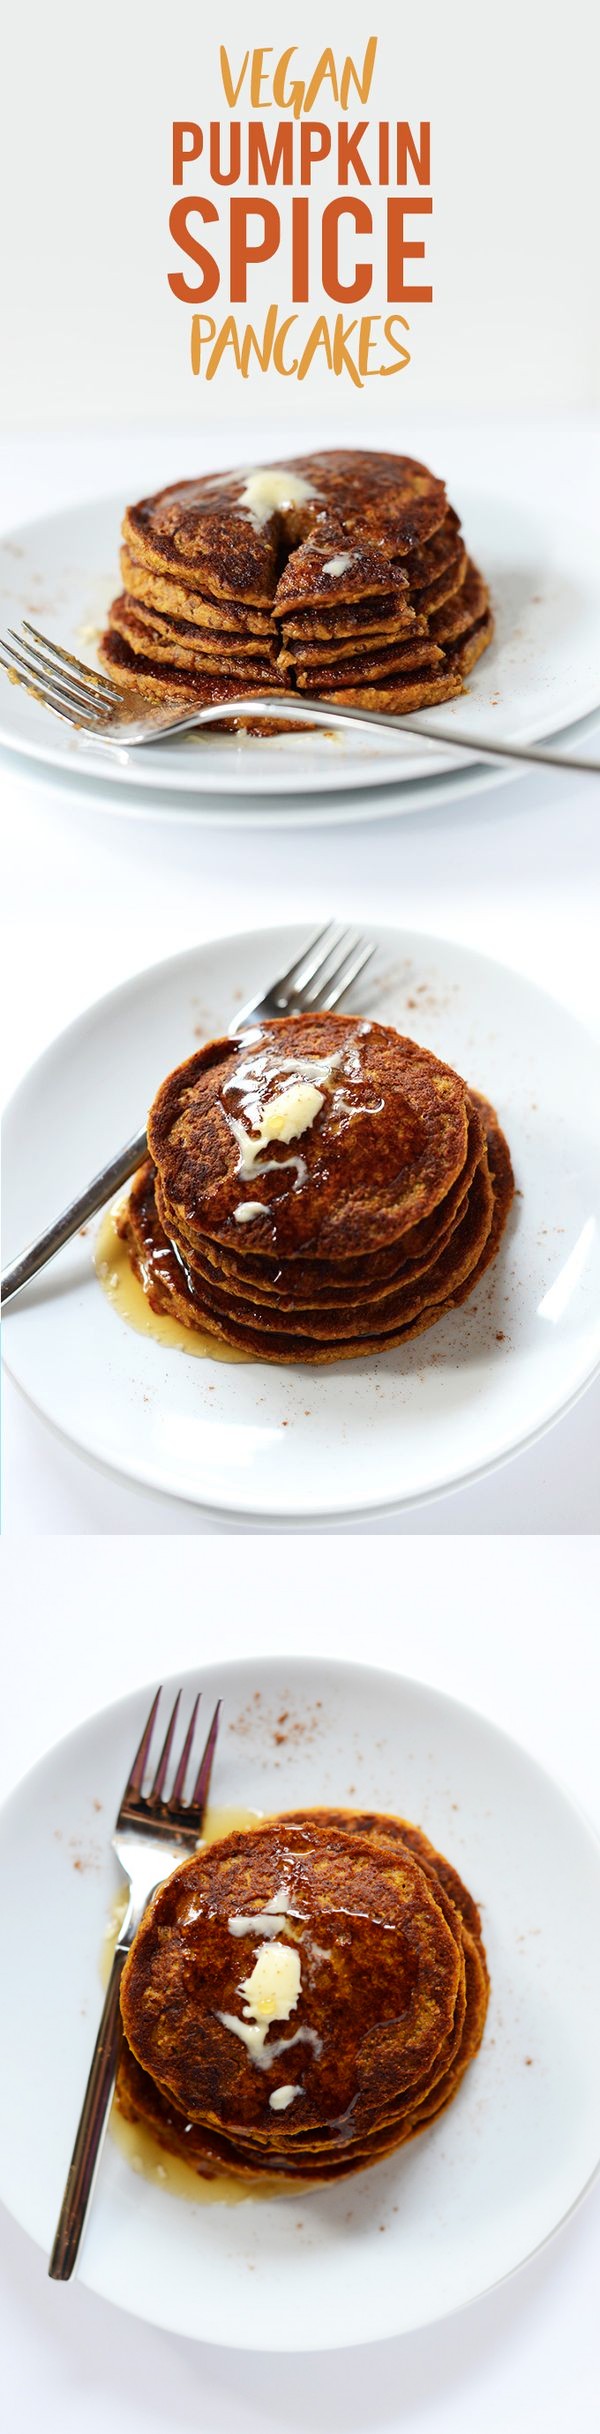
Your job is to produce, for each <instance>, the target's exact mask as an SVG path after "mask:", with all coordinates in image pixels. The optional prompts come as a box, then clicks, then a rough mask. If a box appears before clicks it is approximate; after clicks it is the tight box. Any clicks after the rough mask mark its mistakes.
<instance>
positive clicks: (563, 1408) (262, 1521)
mask: <svg viewBox="0 0 600 2434" xmlns="http://www.w3.org/2000/svg"><path fill="white" fill-rule="evenodd" d="M370 927H371V928H372V929H374V930H375V931H378V932H379V936H380V938H381V937H382V936H383V937H384V938H385V937H387V936H389V937H391V938H396V939H399V940H402V939H403V938H404V939H405V940H406V942H407V946H406V950H405V951H406V952H408V953H410V952H411V949H412V946H413V943H414V941H415V940H418V942H419V951H420V952H421V953H422V952H423V951H425V953H427V952H428V951H431V952H433V954H435V953H436V951H437V950H439V949H440V948H441V949H442V950H448V949H449V950H450V951H451V953H456V954H457V955H458V956H460V957H461V958H462V959H465V960H466V961H467V963H468V964H471V965H477V966H478V967H482V966H483V967H484V968H485V969H486V970H490V969H491V970H492V972H493V974H494V975H496V976H499V975H503V976H504V978H505V979H506V977H508V978H509V980H515V981H516V982H517V984H518V985H520V986H521V987H522V988H525V989H526V990H527V991H528V992H529V993H531V994H532V995H533V996H534V997H535V999H536V1000H538V1001H541V1004H542V1007H543V1005H544V1004H547V1005H549V1006H550V1007H551V1008H552V1009H553V1012H554V1013H556V1011H557V1010H558V1012H559V1014H562V1015H564V1017H565V1020H566V1021H567V1022H568V1023H569V1025H571V1026H574V1027H575V1029H576V1030H577V1032H578V1033H581V1034H582V1036H583V1039H584V1040H585V1041H586V1042H587V1045H588V1048H589V1047H590V1046H591V1047H592V1049H593V1051H594V1053H595V1056H596V1058H597V1059H598V1060H600V1039H598V1038H597V1036H596V1033H595V1031H594V1030H592V1029H591V1028H589V1027H588V1026H587V1025H586V1024H585V1023H583V1022H582V1021H581V1019H580V1017H579V1016H578V1015H576V1014H573V1013H572V1012H571V1010H570V1008H569V1007H568V1006H566V1005H564V1003H563V1001H562V999H560V998H557V997H555V996H553V995H552V993H551V991H550V990H548V989H545V988H541V987H540V986H539V984H538V982H537V981H533V980H531V979H530V978H529V975H528V974H527V973H524V972H523V971H522V970H521V969H520V968H519V967H518V966H515V965H511V964H505V963H502V962H501V961H500V959H499V958H498V957H497V956H492V955H487V954H485V953H483V952H482V951H481V949H480V948H478V947H472V946H464V945H463V944H462V943H461V941H460V940H456V939H453V938H448V937H443V936H440V935H439V933H433V932H429V931H422V930H417V929H412V928H411V929H410V930H409V929H406V930H405V931H402V930H394V929H393V928H392V927H391V926H390V927H389V928H388V925H387V924H386V923H372V924H371V925H370ZM299 930H300V932H301V936H302V937H303V936H304V934H305V931H304V924H300V923H297V924H296V923H281V924H277V923H275V924H267V925H265V926H264V927H263V928H262V929H257V928H256V926H255V925H253V924H249V925H248V926H247V927H246V928H245V929H244V930H239V929H238V930H236V931H233V932H230V933H228V934H227V935H226V936H225V937H219V938H210V939H205V940H204V941H202V942H200V944H199V945H195V946H193V947H184V948H180V949H179V950H177V951H175V952H174V953H173V954H172V955H167V956H164V957H162V958H160V959H159V960H158V961H154V963H150V964H145V965H143V966H142V969H141V971H138V972H135V973H132V974H130V975H129V977H128V978H127V979H126V980H124V981H119V982H117V983H116V984H115V986H114V987H113V988H112V989H109V990H107V991H105V992H104V993H103V994H102V995H100V996H99V997H97V998H95V999H93V1000H92V1003H91V1004H90V1005H89V1006H87V1007H84V1008H83V1010H82V1012H81V1013H80V1014H78V1015H75V1016H74V1017H72V1019H71V1021H70V1023H67V1024H65V1025H64V1027H63V1029H62V1030H60V1031H58V1032H57V1033H55V1035H54V1037H53V1039H52V1040H51V1041H49V1042H48V1044H47V1046H46V1048H44V1049H42V1051H41V1053H40V1056H39V1057H37V1058H34V1060H33V1064H31V1065H30V1066H28V1067H27V1069H26V1072H25V1073H24V1074H23V1075H22V1076H21V1079H20V1081H19V1082H18V1083H17V1085H16V1087H15V1090H14V1091H13V1092H12V1093H11V1097H10V1099H9V1100H8V1102H7V1105H6V1107H5V1108H4V1111H3V1124H4V1125H5V1126H6V1125H7V1124H8V1123H9V1122H10V1121H14V1120H15V1114H16V1111H17V1106H18V1100H19V1098H20V1095H21V1092H22V1091H24V1090H25V1088H26V1086H27V1084H28V1082H29V1080H30V1079H31V1078H32V1077H33V1075H34V1074H36V1073H39V1071H40V1070H41V1069H43V1067H44V1065H45V1063H46V1060H48V1061H50V1060H51V1059H52V1058H53V1057H54V1056H55V1055H56V1051H57V1049H58V1048H59V1047H60V1046H61V1045H62V1044H64V1043H66V1042H68V1041H69V1038H70V1037H71V1036H72V1035H74V1034H75V1033H76V1032H79V1031H81V1030H82V1029H83V1030H85V1028H86V1026H87V1024H88V1023H90V1024H93V1023H94V1022H95V1021H97V1018H98V1014H99V1012H100V1010H101V1009H102V1008H103V1007H106V1008H107V1009H112V1008H113V1007H114V1005H115V1001H116V1000H117V999H118V998H120V999H121V1000H122V1001H125V1002H126V1001H127V1000H128V998H129V997H130V996H132V995H133V994H134V993H135V992H136V991H137V990H138V989H139V988H140V986H141V987H142V988H143V986H144V984H145V985H146V986H147V984H148V982H149V980H150V979H151V977H152V976H153V975H156V974H159V975H166V974H167V973H173V972H174V970H175V968H176V967H177V966H179V965H182V964H184V963H188V962H189V963H192V962H193V961H194V959H195V958H196V957H197V956H202V955H204V954H205V953H210V952H211V950H218V951H219V953H223V952H224V953H225V954H226V956H229V955H230V954H232V953H233V954H234V953H235V948H236V946H237V945H238V943H239V941H240V940H247V939H249V938H251V939H262V938H264V939H271V938H273V939H274V940H275V939H279V941H280V942H281V944H282V945H283V942H284V941H287V942H288V945H289V947H290V949H291V950H293V947H294V944H295V941H296V938H297V934H298V931H299ZM307 934H311V935H312V931H311V932H310V933H307ZM400 951H401V952H402V951H403V950H402V948H401V949H400ZM285 952H286V953H287V945H286V947H285ZM17 1120H18V1119H17ZM2 1353H3V1362H4V1366H5V1368H6V1370H7V1372H8V1375H9V1376H10V1377H11V1378H12V1380H13V1383H14V1384H15V1385H16V1387H17V1389H18V1391H19V1392H20V1393H21V1394H22V1396H23V1398H24V1401H25V1402H26V1403H27V1404H28V1405H29V1407H30V1408H31V1409H32V1410H34V1411H36V1412H37V1413H38V1414H39V1415H40V1416H41V1418H42V1419H43V1421H44V1424H45V1425H46V1426H48V1427H50V1428H51V1429H52V1431H53V1433H54V1435H55V1436H57V1437H58V1438H59V1440H60V1441H61V1442H62V1443H63V1444H66V1445H68V1446H70V1447H71V1448H72V1449H73V1450H74V1451H75V1453H76V1454H77V1455H79V1456H80V1457H83V1459H85V1460H87V1461H89V1462H91V1463H92V1464H93V1465H94V1467H95V1468H96V1469H98V1470H100V1471H101V1472H103V1473H104V1474H105V1475H108V1476H109V1477H110V1478H117V1479H121V1480H122V1479H124V1480H125V1481H126V1482H128V1483H129V1484H131V1485H133V1486H135V1487H136V1488H140V1489H141V1491H142V1492H145V1493H146V1494H148V1493H150V1494H153V1495H156V1496H162V1497H167V1498H169V1499H170V1500H171V1501H172V1502H175V1503H180V1504H182V1505H184V1506H185V1507H186V1508H190V1509H191V1510H192V1511H196V1512H198V1513H203V1514H205V1515H206V1516H207V1518H208V1519H209V1520H214V1521H217V1522H222V1521H225V1522H226V1523H228V1524H229V1526H230V1527H232V1528H236V1529H248V1527H249V1526H253V1527H254V1528H257V1529H260V1528H265V1529H267V1530H273V1531H278V1530H279V1531H282V1532H289V1531H292V1530H293V1529H294V1528H298V1529H300V1530H303V1529H307V1528H311V1529H317V1530H321V1529H326V1528H328V1527H331V1526H332V1525H333V1526H334V1527H344V1526H348V1527H351V1526H352V1525H353V1523H354V1522H356V1521H359V1522H366V1521H368V1520H369V1519H373V1520H378V1519H379V1520H381V1519H385V1518H389V1517H391V1516H393V1515H394V1514H397V1513H402V1512H409V1511H411V1510H418V1509H419V1507H421V1506H424V1505H427V1504H430V1503H432V1502H433V1501H435V1499H436V1498H441V1497H446V1496H451V1495H453V1494H455V1493H458V1492H460V1490H461V1489H462V1488H468V1487H470V1486H473V1485H475V1484H476V1483H477V1482H478V1480H479V1479H482V1478H486V1477H489V1476H490V1475H491V1474H492V1473H493V1472H494V1471H496V1470H500V1469H504V1468H505V1467H506V1465H507V1464H508V1463H509V1462H510V1461H512V1460H513V1459H516V1458H517V1456H518V1455H519V1454H521V1453H524V1452H526V1451H527V1450H528V1448H529V1447H530V1446H532V1445H535V1444H537V1443H538V1442H539V1441H540V1440H541V1438H542V1437H544V1436H546V1435H547V1434H548V1432H549V1430H550V1429H551V1428H553V1427H555V1426H556V1425H557V1424H558V1422H559V1420H561V1419H562V1418H563V1417H566V1416H567V1414H568V1413H569V1411H571V1410H572V1409H574V1407H575V1405H576V1404H577V1403H578V1402H579V1401H580V1400H581V1398H582V1396H583V1395H584V1394H586V1393H587V1392H588V1390H589V1389H590V1388H591V1387H592V1386H593V1385H594V1383H595V1380H596V1379H597V1377H598V1375H599V1374H600V1349H599V1351H598V1353H597V1354H594V1356H593V1358H592V1361H591V1366H589V1367H588V1368H587V1369H586V1371H585V1375H584V1376H583V1377H581V1378H580V1379H579V1380H578V1381H577V1383H576V1384H575V1385H574V1387H573V1388H572V1389H571V1391H570V1393H569V1395H568V1396H566V1397H565V1398H564V1399H563V1400H562V1401H561V1402H560V1403H559V1404H558V1406H557V1407H556V1408H555V1409H554V1410H553V1411H552V1412H551V1413H550V1414H547V1415H546V1416H545V1417H544V1418H543V1419H540V1420H539V1421H537V1422H535V1423H534V1424H533V1426H531V1427H529V1428H527V1429H526V1430H525V1431H524V1433H523V1434H522V1435H520V1436H518V1437H517V1438H516V1439H513V1440H512V1441H511V1443H510V1445H508V1446H506V1445H504V1446H501V1447H500V1449H499V1451H497V1452H495V1453H493V1454H491V1455H489V1456H486V1457H485V1459H484V1460H482V1461H481V1462H478V1463H476V1464H475V1465H474V1466H473V1467H472V1468H471V1469H469V1471H464V1470H463V1471H461V1472H460V1473H458V1474H457V1475H456V1476H454V1477H452V1478H450V1479H447V1478H445V1479H444V1480H443V1481H441V1483H440V1482H437V1483H435V1484H430V1485H429V1486H427V1487H426V1488H423V1489H420V1490H418V1491H417V1492H416V1493H415V1494H410V1495H394V1496H392V1497H388V1498H386V1499H384V1501H383V1502H382V1503H379V1502H377V1503H375V1502H374V1501H369V1502H368V1503H367V1504H364V1505H363V1504H360V1503H357V1502H356V1501H355V1500H354V1499H353V1502H352V1504H351V1505H347V1506H341V1507H340V1506H336V1505H327V1506H323V1507H321V1508H319V1509H317V1510H315V1508H314V1506H313V1505H312V1504H307V1503H306V1502H302V1503H301V1504H298V1505H297V1506H295V1507H294V1508H293V1509H291V1510H289V1511H286V1512H283V1511H281V1512H277V1511H273V1510H272V1509H271V1508H270V1507H269V1506H268V1505H264V1506H263V1505H260V1506H257V1504H256V1503H255V1502H254V1501H252V1502H249V1503H248V1504H247V1505H243V1504H242V1505H239V1506H238V1505H235V1504H232V1503H231V1502H230V1501H229V1500H227V1501H226V1500H225V1498H223V1499H222V1500H221V1501H220V1502H217V1503H213V1502H211V1501H206V1500H204V1499H199V1498H198V1496H197V1495H194V1494H192V1493H190V1492H187V1491H186V1490H185V1489H183V1490H181V1489H180V1490H175V1489H173V1488H172V1487H165V1486H164V1484H163V1483H162V1482H161V1481H159V1482H157V1479H156V1476H155V1473H154V1470H150V1469H148V1468H146V1466H145V1465H144V1463H143V1461H142V1462H140V1461H139V1460H137V1461H135V1462H134V1461H133V1459H132V1462H131V1466H130V1467H128V1469H127V1470H126V1471H125V1470H124V1469H123V1468H122V1465H121V1464H120V1463H118V1464H113V1463H111V1461H110V1459H109V1457H108V1455H107V1454H106V1453H98V1452H97V1451H96V1449H95V1447H94V1446H92V1445H91V1444H89V1443H85V1444H84V1443H82V1440H81V1438H79V1437H77V1436H76V1435H74V1434H71V1433H70V1431H69V1430H67V1429H66V1428H65V1427H64V1426H63V1425H62V1423H61V1422H60V1421H58V1420H57V1419H56V1418H55V1417H54V1415H53V1413H52V1412H51V1411H50V1410H49V1409H48V1408H47V1405H46V1403H45V1402H44V1401H42V1400H40V1399H39V1398H38V1397H37V1396H34V1395H33V1394H32V1393H31V1392H30V1390H29V1388H28V1387H27V1386H25V1385H23V1384H22V1382H21V1378H20V1376H19V1374H18V1371H17V1370H16V1369H15V1368H14V1367H13V1365H12V1362H11V1358H10V1329H9V1336H8V1342H7V1330H6V1325H5V1329H4V1342H3V1347H2Z"/></svg>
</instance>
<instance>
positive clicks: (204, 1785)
mask: <svg viewBox="0 0 600 2434" xmlns="http://www.w3.org/2000/svg"><path fill="white" fill-rule="evenodd" d="M220 1714H221V1700H220V1699H217V1704H216V1707H215V1712H214V1716H213V1720H212V1724H211V1728H210V1732H209V1735H208V1740H207V1743H206V1747H205V1749H204V1750H203V1753H202V1757H201V1760H200V1765H199V1768H198V1773H197V1776H196V1781H195V1784H194V1789H193V1792H192V1797H191V1800H190V1802H189V1807H190V1809H199V1811H200V1818H201V1819H202V1818H203V1817H204V1811H205V1808H206V1803H207V1800H208V1794H209V1791H210V1778H211V1774H212V1766H213V1758H214V1754H215V1750H216V1746H217V1734H218V1730H219V1717H220Z"/></svg>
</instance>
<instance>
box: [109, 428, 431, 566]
mask: <svg viewBox="0 0 600 2434" xmlns="http://www.w3.org/2000/svg"><path fill="white" fill-rule="evenodd" d="M269 470H270V471H272V472H273V473H274V474H275V475H283V476H286V475H288V476H291V477H292V478H291V484H290V490H291V502H290V504H289V505H288V506H286V505H278V506H275V507H273V508H272V509H270V510H268V509H267V510H266V511H265V510H264V509H263V508H262V507H261V509H260V511H259V512H257V511H256V510H253V507H252V501H251V496H250V499H249V500H247V499H246V498H245V493H246V492H247V491H248V489H249V488H250V490H251V483H252V475H251V474H250V476H249V475H248V472H247V471H245V470H244V469H240V468H239V467H238V468H234V469H233V470H232V471H231V472H228V473H222V474H203V475H201V476H200V478H199V479H198V480H197V481H192V482H180V483H176V484H174V485H170V486H169V487H168V488H167V489H166V490H162V491H159V492H157V493H156V495H155V496H154V497H153V498H148V499H141V500H140V501H139V502H138V504H137V506H135V507H130V508H128V509H127V512H126V516H125V520H124V525H123V532H124V539H125V543H126V546H127V548H128V549H130V550H131V551H132V552H133V555H134V557H135V558H137V559H138V560H141V561H142V562H143V563H144V565H146V566H148V567H149V568H150V569H156V571H157V573H158V574H159V575H161V574H162V575H167V576H172V575H175V576H176V578H178V579H179V580H180V579H181V578H182V577H183V579H184V580H185V581H186V582H189V583H192V584H193V583H194V581H195V579H196V578H197V577H198V575H199V574H201V576H202V582H201V584H199V585H198V588H199V589H200V590H204V589H206V590H207V591H208V592H209V593H210V594H212V595H215V594H217V595H218V594H219V593H224V594H226V595H230V596H231V597H233V598H234V599H236V600H247V601H256V602H258V603H259V604H264V605H268V604H269V602H270V601H271V600H272V598H273V594H274V590H275V574H276V568H277V559H278V553H279V555H281V552H282V549H283V547H284V545H287V547H288V549H290V548H292V549H293V548H294V547H295V546H296V545H297V544H298V543H301V542H302V541H304V540H306V538H307V536H308V534H309V533H310V531H311V529H312V527H313V525H314V523H315V522H316V519H317V517H318V515H319V514H321V513H322V512H323V511H324V510H326V511H328V512H329V513H331V514H332V515H333V516H334V518H335V519H337V520H338V521H339V520H341V522H342V523H345V522H347V521H348V520H349V519H351V518H354V519H356V518H357V517H359V518H360V521H361V525H362V528H363V533H364V539H365V544H366V545H367V546H372V545H374V544H377V543H379V544H380V545H381V542H382V540H383V541H384V543H385V549H386V551H387V552H388V553H389V554H394V555H396V556H398V557H400V558H402V557H403V556H405V555H406V553H407V552H408V551H409V550H410V549H414V548H416V547H417V546H419V547H420V546H421V544H422V543H423V542H424V541H426V540H427V539H428V538H429V535H430V534H431V533H433V532H435V531H436V530H437V527H438V526H439V525H440V524H441V523H442V522H443V519H444V515H445V512H446V493H445V488H444V484H443V482H440V481H438V480H437V478H436V476H435V475H434V474H432V473H429V472H428V469H427V466H425V465H421V464H419V463H418V462H417V460H416V459H415V458H413V457H402V456H391V455H384V454H383V453H382V452H381V451H379V450H364V449H350V448H349V449H329V450H324V451H321V452H319V453H318V454H314V455H308V456H303V457H293V458H290V459H288V460H287V461H285V462H283V463H281V464H276V465H275V466H273V467H272V468H270V469H269ZM295 490H296V491H299V492H300V493H301V496H300V498H298V497H295V496H294V491H295Z"/></svg>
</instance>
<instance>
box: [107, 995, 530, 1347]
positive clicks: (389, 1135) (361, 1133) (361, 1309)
mask: <svg viewBox="0 0 600 2434" xmlns="http://www.w3.org/2000/svg"><path fill="white" fill-rule="evenodd" d="M307 1093H308V1100H307V1095H306V1094H307ZM286 1094H287V1095H286ZM298 1108H300V1119H299V1118H298ZM289 1109H291V1111H292V1114H291V1117H290V1116H289V1115H288V1110H289ZM148 1146H149V1153H150V1154H149V1158H148V1161H147V1164H146V1165H145V1166H144V1168H143V1169H142V1170H141V1171H140V1173H139V1175H138V1176H137V1178H136V1180H135V1182H134V1184H133V1187H132V1190H131V1192H130V1195H129V1200H128V1202H127V1206H126V1209H125V1210H124V1211H123V1212H122V1213H121V1216H120V1218H119V1220H118V1223H119V1231H120V1233H121V1235H122V1238H123V1240H124V1241H125V1242H126V1245H127V1248H128V1252H129V1257H130V1260H131V1264H132V1266H133V1268H134V1271H135V1273H136V1275H137V1277H138V1278H139V1280H140V1282H141V1283H142V1286H143V1289H144V1291H145V1292H146V1294H147V1296H148V1299H149V1301H150V1304H151V1306H152V1308H153V1309H154V1310H156V1311H165V1312H167V1313H168V1314H170V1315H171V1316H173V1317H176V1318H177V1319H178V1320H179V1321H180V1322H181V1323H182V1324H183V1325H184V1326H186V1327H189V1328H191V1329H196V1330H197V1331H198V1332H200V1333H202V1334H203V1335H206V1334H208V1335H209V1336H210V1335H214V1336H215V1337H216V1338H217V1339H220V1340H221V1342H223V1343H226V1344H231V1345H232V1346H233V1347H234V1348H235V1349H236V1350H239V1351H243V1352H245V1353H246V1354H248V1355H250V1356H251V1357H252V1358H254V1359H258V1360H273V1361H279V1362H284V1363H286V1362H298V1361H301V1362H310V1363H318V1364H322V1363H324V1362H333V1361H336V1360H351V1359H353V1358H356V1357H358V1356H362V1355H364V1354H367V1353H369V1354H372V1353H374V1352H384V1351H388V1350H391V1349H393V1348H395V1347H397V1346H401V1345H402V1344H404V1343H406V1342H408V1341H409V1339H410V1338H411V1337H412V1336H415V1335H418V1334H421V1333H422V1332H423V1331H424V1330H425V1329H426V1328H428V1327H430V1326H433V1325H434V1324H435V1323H436V1321H437V1320H438V1319H439V1318H441V1317H442V1316H443V1315H444V1314H445V1312H447V1311H450V1310H452V1309H454V1308H455V1306H456V1305H457V1304H458V1303H460V1302H461V1301H462V1300H463V1299H464V1298H465V1295H466V1294H467V1293H469V1292H471V1291H472V1289H473V1287H474V1285H475V1284H476V1282H477V1281H478V1279H479V1277H480V1276H481V1275H482V1273H483V1270H484V1268H485V1266H486V1265H487V1264H488V1261H489V1260H490V1259H491V1258H492V1257H494V1256H495V1253H496V1250H497V1248H498V1245H499V1242H500V1238H501V1234H502V1231H503V1227H504V1224H505V1221H506V1218H507V1215H508V1211H509V1207H510V1202H511V1198H512V1192H513V1179H512V1169H511V1164H510V1157H509V1153H508V1149H507V1146H506V1142H505V1141H504V1137H503V1134H502V1133H501V1131H500V1128H499V1125H498V1119H497V1117H496V1115H495V1113H494V1110H493V1108H491V1107H490V1106H489V1103H488V1102H487V1101H486V1100H484V1099H483V1098H481V1096H480V1095H479V1094H477V1093H476V1094H472V1093H470V1092H469V1091H468V1089H467V1086H466V1084H465V1083H464V1082H463V1081H462V1080H461V1078H460V1076H459V1075H457V1074H454V1073H453V1072H452V1070H451V1068H450V1067H448V1066H445V1065H442V1064H441V1062H440V1060H439V1059H438V1058H435V1057H433V1056H431V1054H430V1053H429V1052H427V1051H425V1050H421V1049H419V1048H418V1047H417V1046H416V1043H415V1042H414V1041H412V1040H407V1039H405V1038H403V1037H402V1036H401V1035H400V1034H399V1033H397V1032H395V1031H392V1030H391V1029H390V1028H389V1027H386V1026H384V1025H383V1024H378V1023H361V1022H360V1021H358V1020H357V1018H356V1017H351V1016H350V1017H348V1016H342V1015H309V1016H300V1017H296V1018H287V1019H284V1020H280V1021H277V1022H272V1023H267V1024H263V1025H257V1026H256V1028H255V1030H254V1031H251V1032H250V1033H246V1034H242V1035H241V1037H240V1038H239V1039H237V1040H231V1039H227V1040H217V1041H212V1042H211V1043H210V1045H209V1047H208V1048H205V1049H200V1050H198V1051H197V1052H196V1054H195V1056H193V1057H191V1058H188V1059H187V1061H186V1063H185V1064H184V1065H183V1066H180V1067H179V1068H178V1069H177V1071H176V1072H175V1073H174V1074H170V1075H169V1076H168V1077H167V1080H166V1082H165V1083H163V1085H162V1088H161V1090H160V1091H159V1092H158V1095H157V1098H156V1100H155V1102H154V1106H153V1107H152V1109H151V1111H150V1116H149V1120H148Z"/></svg>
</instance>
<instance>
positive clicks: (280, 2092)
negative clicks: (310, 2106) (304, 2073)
mask: <svg viewBox="0 0 600 2434" xmlns="http://www.w3.org/2000/svg"><path fill="white" fill-rule="evenodd" d="M302 2094H303V2089H302V2087H301V2085H300V2084H299V2083H298V2084H297V2085H296V2086H295V2087H293V2086H292V2084H291V2083H290V2086H289V2087H274V2089H273V2094H272V2096H270V2097H269V2104H270V2107H271V2112H272V2113H286V2112H287V2108H288V2104H293V2102H294V2097H295V2096H302Z"/></svg>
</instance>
